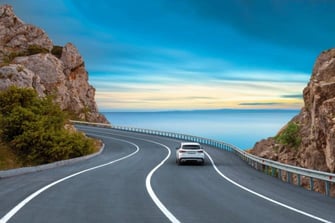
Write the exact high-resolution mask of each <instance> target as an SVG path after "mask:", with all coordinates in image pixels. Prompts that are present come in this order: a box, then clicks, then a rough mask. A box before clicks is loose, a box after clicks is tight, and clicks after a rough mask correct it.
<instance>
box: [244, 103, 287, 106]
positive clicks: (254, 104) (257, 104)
mask: <svg viewBox="0 0 335 223" xmlns="http://www.w3.org/2000/svg"><path fill="white" fill-rule="evenodd" d="M283 104H284V103H278V102H244V103H240V104H239V105H251V106H265V105H283Z"/></svg>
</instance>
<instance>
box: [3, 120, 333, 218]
mask: <svg viewBox="0 0 335 223" xmlns="http://www.w3.org/2000/svg"><path fill="white" fill-rule="evenodd" d="M80 129H82V130H83V131H85V132H86V133H88V134H90V135H92V136H95V137H99V138H101V139H102V140H103V141H104V144H105V147H104V151H103V152H102V154H101V155H99V156H96V157H94V158H92V159H89V160H86V161H82V162H78V163H75V164H72V165H67V166H62V167H57V168H54V169H50V170H45V171H41V172H36V173H31V174H26V175H20V176H15V177H11V178H4V179H0V218H1V220H0V223H5V222H20V223H39V222H41V223H46V222H48V223H53V222H62V223H64V222H71V223H76V222H78V223H85V222H99V223H101V222H108V223H110V222H145V223H150V222H152V223H157V222H159V223H160V222H185V223H187V222H189V223H196V222H201V223H204V222H272V223H273V222H335V211H334V210H335V199H334V198H329V197H326V196H324V195H322V194H319V193H316V192H310V191H307V190H305V189H303V188H299V187H296V186H293V185H290V184H287V183H285V182H282V181H280V180H278V179H276V178H273V177H271V176H267V175H265V174H263V173H261V172H258V171H257V170H255V169H253V168H251V167H249V166H248V165H247V164H246V163H244V162H243V161H242V160H240V159H239V158H238V157H237V156H235V155H234V154H232V153H230V152H226V151H222V150H219V149H216V148H211V147H208V146H204V149H205V151H206V154H207V157H206V163H205V165H204V166H200V165H193V164H187V165H182V166H178V165H176V163H175V148H176V147H177V145H178V143H180V141H178V140H174V139H169V138H164V137H159V136H150V135H144V134H139V133H129V132H124V131H118V130H112V129H107V128H96V127H87V126H85V127H84V126H81V127H80Z"/></svg>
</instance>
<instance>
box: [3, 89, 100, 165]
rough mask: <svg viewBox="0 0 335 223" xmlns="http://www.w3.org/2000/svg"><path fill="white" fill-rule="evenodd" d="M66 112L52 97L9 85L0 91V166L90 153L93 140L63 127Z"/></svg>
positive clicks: (48, 161) (52, 160)
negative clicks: (1, 156)
mask: <svg viewBox="0 0 335 223" xmlns="http://www.w3.org/2000/svg"><path fill="white" fill-rule="evenodd" d="M66 122H67V115H66V113H64V112H63V111H62V110H61V109H60V107H59V106H58V105H57V104H55V103H54V102H53V100H52V98H51V97H43V98H42V97H39V96H38V94H37V93H36V91H35V90H33V89H28V88H18V87H14V86H12V87H9V88H8V89H7V90H5V91H1V92H0V126H1V129H0V140H1V142H0V154H1V153H3V154H7V155H8V154H10V155H9V156H7V157H8V159H9V160H4V159H0V168H6V164H5V163H8V165H9V166H13V167H17V166H30V165H38V164H44V163H50V162H54V161H58V160H64V159H70V158H74V157H78V156H83V155H86V154H89V153H92V152H93V151H94V150H95V146H94V140H93V139H90V138H87V137H86V136H84V135H83V134H82V133H79V132H76V131H73V130H68V129H66V128H65V126H66V124H67V123H66Z"/></svg>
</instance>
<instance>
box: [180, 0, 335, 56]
mask: <svg viewBox="0 0 335 223" xmlns="http://www.w3.org/2000/svg"><path fill="white" fill-rule="evenodd" d="M182 2H183V3H179V4H178V3H177V4H176V5H174V7H175V8H177V9H178V8H179V10H180V12H183V13H188V14H189V15H193V16H196V17H199V18H202V19H205V20H206V19H207V20H211V21H214V22H217V23H219V24H225V25H229V26H231V27H232V28H233V29H235V30H237V31H238V32H241V33H244V34H246V35H248V36H252V37H254V38H259V39H261V40H263V41H268V42H272V43H275V44H280V45H284V46H287V45H290V46H292V47H294V48H299V47H300V48H303V49H311V50H317V51H320V50H323V49H327V48H329V47H330V46H333V43H334V42H333V40H332V39H334V38H329V36H333V37H334V36H335V30H333V29H329V27H332V23H333V21H334V20H335V14H334V13H333V10H334V8H335V2H334V1H332V0H324V1H296V0H280V1H248V0H241V1H222V0H208V1H203V0H188V1H186V2H187V3H185V1H182ZM185 8H188V10H187V11H186V10H185ZM311 30H313V32H311Z"/></svg>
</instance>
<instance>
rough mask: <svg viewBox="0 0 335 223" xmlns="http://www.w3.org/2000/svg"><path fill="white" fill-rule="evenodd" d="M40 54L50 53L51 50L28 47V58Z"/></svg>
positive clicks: (35, 46)
mask: <svg viewBox="0 0 335 223" xmlns="http://www.w3.org/2000/svg"><path fill="white" fill-rule="evenodd" d="M38 53H49V50H48V49H46V48H43V47H42V46H39V45H29V46H28V49H27V56H29V55H34V54H38Z"/></svg>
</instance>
